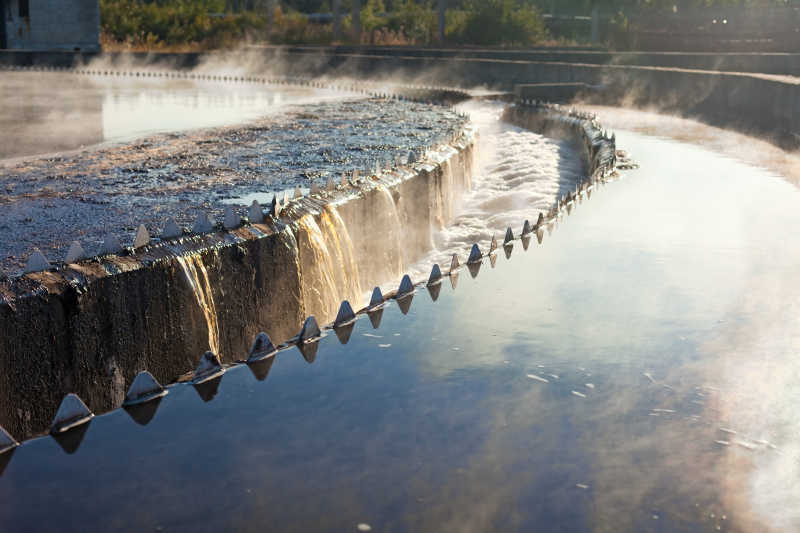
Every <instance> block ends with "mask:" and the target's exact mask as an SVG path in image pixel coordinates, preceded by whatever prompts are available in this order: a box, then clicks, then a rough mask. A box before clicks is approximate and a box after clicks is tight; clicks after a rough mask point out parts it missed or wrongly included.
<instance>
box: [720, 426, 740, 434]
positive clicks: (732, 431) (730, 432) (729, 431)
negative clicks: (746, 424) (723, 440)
mask: <svg viewBox="0 0 800 533" xmlns="http://www.w3.org/2000/svg"><path fill="white" fill-rule="evenodd" d="M719 430H720V431H721V432H723V433H728V434H729V435H738V434H739V433H738V432H737V431H736V430H733V429H730V428H719Z"/></svg>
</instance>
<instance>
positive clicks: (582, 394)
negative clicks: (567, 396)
mask: <svg viewBox="0 0 800 533" xmlns="http://www.w3.org/2000/svg"><path fill="white" fill-rule="evenodd" d="M572 395H573V396H577V397H578V398H586V395H585V394H584V393H582V392H578V391H576V390H574V391H572Z"/></svg>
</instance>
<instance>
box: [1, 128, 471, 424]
mask: <svg viewBox="0 0 800 533" xmlns="http://www.w3.org/2000/svg"><path fill="white" fill-rule="evenodd" d="M475 139H476V132H475V131H474V130H473V129H471V128H469V127H468V128H467V129H466V130H465V131H464V132H463V133H462V134H461V135H460V136H459V137H458V138H457V139H455V140H453V141H452V142H450V143H448V144H446V145H444V146H441V147H439V148H438V149H436V150H434V151H432V152H431V153H429V154H428V156H427V157H426V158H423V160H422V161H420V162H416V163H412V164H409V165H407V166H404V167H399V168H395V169H393V170H391V171H389V170H386V171H383V172H380V173H376V174H375V175H372V176H367V177H362V178H361V179H360V180H359V181H358V182H354V181H353V180H351V179H350V178H347V179H345V178H344V177H343V179H342V182H341V183H336V184H335V185H334V184H330V186H329V187H328V188H326V189H325V190H321V191H317V192H316V193H314V194H311V195H307V196H304V197H301V198H296V199H293V200H291V201H290V202H288V204H286V205H279V207H278V210H277V213H276V212H275V210H274V209H272V210H267V212H266V213H265V212H264V211H263V210H260V211H259V212H260V213H261V215H262V216H259V215H256V218H262V220H252V219H251V220H250V221H247V222H245V223H241V224H236V227H232V228H231V229H222V228H220V227H216V228H213V229H212V228H209V230H210V231H205V232H203V231H200V232H198V231H195V232H192V234H187V233H183V234H182V235H180V236H178V237H176V238H171V239H163V240H160V241H159V240H157V239H154V240H150V241H149V242H147V243H146V244H144V245H142V246H138V247H136V248H134V249H127V250H125V251H122V252H119V253H114V254H107V255H102V256H99V257H95V258H92V259H89V260H84V261H79V262H76V263H74V264H72V263H71V264H68V265H62V266H59V267H58V268H55V269H49V270H44V271H41V272H36V273H29V274H27V275H25V276H23V277H21V278H17V279H14V280H6V281H0V403H2V406H1V407H0V413H2V414H0V416H2V419H0V426H3V427H5V428H6V429H7V430H9V431H10V432H11V433H12V434H15V435H19V436H26V435H31V434H36V433H38V432H41V431H43V430H44V429H46V428H47V426H48V425H49V423H50V421H51V420H52V417H53V414H54V413H55V412H56V410H57V409H58V405H59V403H60V401H61V399H62V398H63V396H64V395H65V394H67V393H70V392H74V393H76V394H78V395H79V396H80V397H81V398H82V399H83V400H84V401H85V402H86V404H87V405H88V406H89V408H90V409H92V410H93V411H96V412H102V411H106V410H108V409H111V408H113V407H117V406H119V405H120V404H121V403H122V400H123V399H124V395H125V391H126V388H127V385H129V384H130V383H131V382H132V380H133V378H134V377H135V376H136V374H137V373H138V372H139V371H142V370H148V371H149V372H151V373H152V374H153V375H154V376H155V377H156V379H158V380H159V381H161V382H170V381H172V380H174V379H175V378H176V377H178V376H179V375H181V374H183V373H185V372H187V371H189V370H191V369H193V368H194V367H195V366H196V364H197V360H198V357H199V354H202V353H203V352H205V351H207V350H209V349H211V350H212V351H215V352H216V353H218V354H219V355H220V358H221V359H222V361H223V362H233V361H237V360H241V359H242V358H244V357H245V355H246V353H247V351H248V349H249V347H250V343H251V342H252V340H253V338H254V337H255V336H256V334H257V333H258V332H260V331H265V332H267V333H268V334H269V336H270V337H271V338H272V339H274V340H275V341H278V342H279V341H284V340H286V339H289V338H291V337H292V336H294V335H295V334H296V333H297V331H298V329H299V327H300V325H301V324H302V322H303V320H304V319H305V317H306V316H308V315H315V316H316V317H317V318H318V320H319V322H320V323H326V322H328V321H330V320H332V319H333V318H334V316H335V313H336V310H337V309H338V306H339V304H340V302H341V301H342V300H344V299H347V300H349V301H350V302H351V303H352V305H353V307H354V308H356V309H358V308H360V307H362V306H363V305H364V304H365V303H366V301H365V296H366V294H367V293H368V291H370V290H371V289H372V288H373V287H374V286H376V285H378V284H381V283H385V282H386V281H388V280H393V279H396V278H398V277H399V276H400V274H401V273H402V272H403V271H404V269H405V268H406V267H408V266H409V265H410V264H411V263H413V262H415V261H416V260H418V259H419V258H421V257H422V256H423V254H424V253H425V252H427V251H429V250H430V249H431V248H432V246H433V233H434V232H435V231H436V230H437V229H440V228H442V227H443V226H444V225H445V224H447V223H448V222H449V221H450V220H451V219H452V217H453V215H454V213H455V212H457V209H458V202H459V200H460V198H461V196H462V194H463V193H464V192H465V191H468V190H470V187H471V179H472V170H473V160H474V156H475V154H474V151H475ZM251 212H252V211H251ZM104 384H107V386H105V385H104ZM12 413H13V414H12Z"/></svg>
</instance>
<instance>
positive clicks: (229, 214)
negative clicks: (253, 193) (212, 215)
mask: <svg viewBox="0 0 800 533" xmlns="http://www.w3.org/2000/svg"><path fill="white" fill-rule="evenodd" d="M222 225H223V226H224V227H225V229H227V230H231V229H236V228H238V227H239V226H241V225H242V217H240V216H239V214H238V213H236V211H235V210H234V209H233V207H231V206H227V207H225V216H224V217H223V219H222Z"/></svg>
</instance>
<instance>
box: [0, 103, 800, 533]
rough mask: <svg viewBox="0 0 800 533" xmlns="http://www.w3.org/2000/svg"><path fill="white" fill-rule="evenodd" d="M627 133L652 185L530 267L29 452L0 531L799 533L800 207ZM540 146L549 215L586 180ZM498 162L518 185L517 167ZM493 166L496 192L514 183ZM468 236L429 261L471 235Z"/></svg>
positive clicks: (657, 141) (573, 223)
mask: <svg viewBox="0 0 800 533" xmlns="http://www.w3.org/2000/svg"><path fill="white" fill-rule="evenodd" d="M487 113H491V109H487ZM623 125H624V124H623ZM701 128H702V127H701ZM504 131H505V132H506V133H505V135H512V136H514V135H523V134H522V133H516V132H513V131H512V132H510V133H509V131H508V130H504ZM616 134H617V144H618V146H619V147H622V148H624V149H626V150H628V151H629V152H630V153H631V154H632V155H633V157H634V158H635V160H636V161H637V162H638V163H639V164H640V169H638V170H631V171H626V172H623V173H622V175H621V179H619V180H616V181H613V182H611V183H608V184H606V185H604V186H601V187H599V188H596V189H595V190H594V191H593V192H592V194H591V196H590V197H582V200H581V202H580V203H579V204H577V205H576V206H575V207H574V208H573V209H572V210H571V212H569V213H568V212H566V211H565V212H564V214H563V215H562V217H561V218H560V219H559V221H558V222H557V223H556V224H554V227H553V228H552V231H551V232H549V233H547V232H546V233H545V235H544V239H543V241H542V243H541V244H539V243H538V242H537V240H536V238H534V239H532V242H522V241H519V240H517V241H515V244H514V247H513V250H511V251H510V255H509V257H506V255H507V254H505V253H503V252H502V251H501V252H499V253H498V257H496V258H495V259H494V260H492V261H490V260H489V259H486V260H485V261H484V263H483V264H482V266H481V268H480V270H479V272H478V273H477V274H476V275H475V276H474V277H473V275H472V274H471V273H470V272H469V271H467V270H466V269H463V270H462V271H461V273H460V275H459V276H458V278H457V280H451V279H445V280H444V282H443V283H442V285H441V287H440V288H439V289H438V290H434V291H433V292H431V291H429V290H428V289H426V288H424V287H419V288H418V289H417V291H416V294H415V295H414V297H413V301H412V302H411V307H410V310H408V312H407V313H404V312H403V310H402V309H401V308H400V307H399V306H398V305H396V304H392V305H389V306H388V307H387V308H386V309H385V310H384V311H383V313H382V316H381V317H379V318H380V320H379V321H378V322H379V326H378V327H374V324H375V322H376V321H375V320H369V319H368V317H367V316H361V317H360V318H359V320H358V321H357V322H356V325H355V328H354V330H353V332H352V334H351V336H350V337H349V339H342V340H340V338H339V337H338V336H337V335H335V334H333V332H327V333H326V334H325V336H324V338H323V339H322V340H321V341H320V342H319V346H318V350H317V353H316V357H309V358H304V357H303V356H302V355H301V353H300V352H299V351H298V350H297V349H296V348H291V349H288V350H284V351H281V352H280V353H279V354H278V355H277V356H276V357H275V358H274V360H269V361H268V362H267V363H265V364H262V365H261V366H260V367H251V368H248V367H247V366H236V367H233V368H231V369H229V370H228V372H227V373H226V374H225V375H224V376H223V378H222V379H221V381H219V382H216V383H214V384H212V386H211V387H210V388H209V387H206V388H196V387H193V386H192V385H188V384H179V385H174V386H172V387H171V388H170V392H169V394H168V395H167V396H166V397H165V398H163V400H161V401H160V403H159V404H157V410H153V409H152V408H151V409H150V410H148V411H144V412H142V411H135V412H134V411H125V410H117V411H114V412H111V413H109V414H106V415H103V416H99V417H97V418H95V420H94V421H92V422H91V424H90V425H89V426H88V428H86V430H85V432H82V433H81V434H80V435H76V436H74V438H73V439H72V440H71V441H70V442H58V441H56V440H55V439H53V438H51V437H43V438H39V439H34V440H32V441H28V442H26V443H25V444H23V445H22V446H21V447H20V448H18V449H17V450H15V451H14V452H13V455H11V456H8V455H6V456H5V458H4V459H5V462H6V464H5V465H4V466H5V468H4V469H3V467H2V466H0V470H2V475H0V499H2V501H3V505H0V524H3V525H4V529H7V530H9V531H86V530H109V529H114V530H120V531H192V532H197V531H219V530H221V529H235V530H239V531H264V530H274V531H356V530H367V528H371V530H372V531H414V532H418V531H431V532H434V531H436V532H438V531H465V532H469V531H476V532H477V531H487V530H497V531H536V530H547V531H565V532H571V531H597V532H611V531H615V532H617V531H631V532H633V531H636V532H640V531H653V532H666V531H686V532H702V531H742V532H746V531H789V530H796V529H798V528H800V511H798V508H797V506H796V505H795V503H796V501H797V499H798V497H800V494H798V484H797V482H796V480H797V478H798V474H800V472H798V465H800V461H799V459H800V446H798V444H797V439H796V435H797V434H798V431H800V415H798V414H797V410H796V409H795V408H794V406H796V405H797V402H798V400H799V398H798V391H797V387H796V386H795V384H796V382H797V380H798V377H800V363H798V362H797V357H796V353H797V348H798V345H800V321H798V320H797V318H796V317H797V306H798V304H797V302H798V301H800V298H799V297H800V287H799V286H798V284H797V282H796V273H797V272H798V269H799V268H800V253H798V251H797V250H795V247H792V246H791V245H790V243H792V242H796V240H797V237H798V233H799V232H800V229H798V228H800V211H798V209H797V205H798V203H799V202H800V191H798V190H797V188H796V187H795V186H794V185H792V184H790V183H789V182H788V181H787V179H785V178H786V177H787V176H781V175H779V174H778V173H776V172H775V171H774V170H770V169H769V168H766V167H760V166H756V165H754V164H752V163H750V162H748V161H744V160H740V159H736V158H734V157H732V156H730V155H726V154H725V153H720V152H718V151H713V150H711V149H708V148H705V147H703V146H702V145H700V144H696V143H694V142H691V140H690V139H689V140H675V139H672V138H669V137H666V136H659V135H658V134H653V132H650V133H643V132H641V131H633V130H626V129H624V128H621V129H616ZM485 137H486V138H487V139H489V140H491V135H486V136H485ZM495 140H496V139H495ZM536 142H539V143H541V144H542V146H544V147H545V148H547V149H546V150H544V153H547V154H550V155H549V156H547V157H549V159H548V158H545V157H544V156H542V157H543V158H544V159H543V161H544V163H542V164H543V165H544V164H546V165H549V167H547V168H551V169H552V171H554V172H555V174H554V173H553V172H547V173H546V174H547V176H546V177H542V178H541V179H544V180H548V182H547V183H548V185H547V186H546V187H542V188H541V190H545V191H557V190H558V187H559V183H560V182H559V180H560V179H565V178H564V176H567V175H574V174H575V168H573V167H571V166H570V165H569V164H567V163H564V164H563V165H561V166H559V164H558V157H557V155H558V152H559V149H558V144H557V143H556V144H552V143H551V142H550V141H547V140H546V139H542V140H540V141H536ZM490 144H491V143H490ZM564 150H566V148H564ZM496 152H497V153H498V154H500V157H502V158H507V159H508V160H509V161H513V157H512V156H513V154H509V148H508V144H507V143H501V149H498V150H497V151H496ZM512 152H513V150H512ZM487 153H488V152H484V154H483V155H484V160H483V163H482V171H481V172H483V173H484V176H483V179H484V180H489V181H490V182H491V175H493V174H497V173H498V172H500V173H501V174H502V173H503V172H505V170H504V169H507V166H506V165H507V164H508V162H507V161H506V162H504V161H503V160H498V159H497V158H495V157H491V154H489V156H488V157H487ZM562 153H565V152H563V150H562ZM531 165H533V166H535V163H531ZM498 169H499V170H498ZM530 175H531V180H532V182H535V180H536V179H538V178H537V176H535V172H533V171H531V173H530ZM559 176H561V177H559ZM480 179H481V178H480V177H479V178H478V179H476V182H475V184H476V189H475V191H476V193H475V194H483V195H486V194H488V193H486V192H485V191H483V192H481V189H480V188H479V187H478V186H477V185H479V183H480ZM567 181H569V180H567ZM511 188H512V189H513V185H512V187H511ZM534 188H535V186H534ZM503 194H505V193H504V192H503ZM542 194H544V193H542ZM542 194H540V195H536V194H531V195H530V198H529V199H530V202H531V203H530V205H529V206H527V207H526V206H518V208H519V210H520V213H521V212H522V211H525V210H526V209H528V208H529V209H530V211H531V213H530V218H533V217H534V215H535V214H536V213H537V207H536V203H537V202H544V197H543V196H542ZM548 194H553V197H555V192H552V193H548ZM509 201H510V200H509V199H508V198H506V200H504V201H503V202H501V203H500V204H499V206H498V208H497V209H496V212H502V211H507V210H508V209H509V207H508V202H509ZM490 204H491V198H483V200H482V201H481V203H480V208H479V209H478V208H475V207H474V204H472V207H471V204H466V207H464V210H463V212H464V213H467V214H469V212H470V209H473V211H475V210H476V209H477V211H476V212H477V214H476V215H475V216H473V217H471V216H467V217H466V219H464V220H467V222H464V224H462V226H464V227H473V230H470V231H473V232H475V233H477V234H482V235H483V234H487V235H488V234H489V233H492V232H494V231H496V228H494V227H493V226H492V224H491V222H486V223H485V224H484V225H483V226H481V227H478V228H477V229H474V227H475V226H476V224H475V223H472V222H469V221H470V220H474V219H475V218H480V216H479V215H480V209H489V207H488V206H490ZM487 212H488V211H487ZM484 218H487V220H488V218H491V217H489V216H486V217H484ZM500 218H502V217H500ZM506 222H507V221H506V220H505V219H503V220H502V223H501V222H498V223H497V225H498V227H502V226H504V225H506ZM508 222H509V223H510V222H511V221H508ZM521 224H522V219H520V220H518V221H517V224H516V226H514V228H513V229H514V231H515V233H517V232H518V231H519V229H521ZM458 226H459V225H458V222H457V223H455V224H454V226H453V227H454V228H456V229H453V228H450V229H446V230H445V231H444V232H443V234H444V235H443V237H442V238H441V239H440V241H439V245H440V249H438V252H439V253H441V254H442V255H444V254H445V252H447V253H449V251H450V246H456V244H453V243H459V242H460V241H459V237H458V236H459V235H462V234H469V233H470V232H469V231H460V230H458V229H457V228H458ZM487 228H488V229H487ZM498 237H500V236H499V235H498ZM442 243H444V244H442ZM448 243H449V244H448ZM465 254H466V250H463V252H462V255H465ZM434 255H435V254H434ZM431 258H433V255H432V256H431ZM437 260H438V259H437ZM442 266H443V267H444V266H445V265H442ZM429 268H430V265H427V267H425V266H424V265H422V264H420V265H417V266H416V267H415V270H416V271H418V272H423V271H424V270H426V269H427V270H429ZM396 283H399V280H396ZM369 318H375V317H369ZM344 341H347V342H344ZM244 355H245V354H242V356H243V357H244ZM309 362H311V363H312V364H309ZM65 452H66V453H65ZM43 510H46V511H43Z"/></svg>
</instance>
